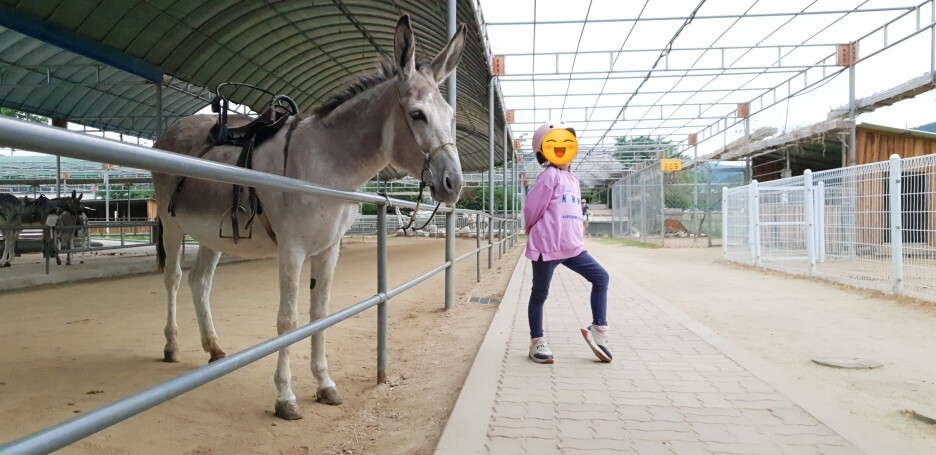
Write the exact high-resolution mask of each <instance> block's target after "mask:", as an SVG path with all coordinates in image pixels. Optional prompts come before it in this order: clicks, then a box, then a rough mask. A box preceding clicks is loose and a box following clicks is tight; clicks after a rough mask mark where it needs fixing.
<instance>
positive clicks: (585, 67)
mask: <svg viewBox="0 0 936 455" xmlns="http://www.w3.org/2000/svg"><path fill="white" fill-rule="evenodd" d="M478 1H479V3H480V7H481V11H482V14H483V16H484V19H485V21H486V23H487V26H486V28H485V30H486V33H487V35H488V38H489V40H490V45H491V48H492V52H493V53H494V54H505V55H507V62H506V75H505V76H503V77H502V78H501V81H500V85H501V87H502V89H503V94H504V96H505V105H506V107H507V109H513V110H514V111H515V119H516V120H515V122H516V123H515V124H514V125H512V128H513V133H514V136H515V137H517V136H520V135H523V134H524V133H526V137H530V136H532V131H533V130H535V128H536V126H537V125H538V124H540V123H542V122H545V121H547V120H563V121H565V122H567V123H570V124H572V125H573V127H575V128H576V130H577V131H578V132H579V133H580V143H581V145H582V149H583V150H588V149H589V148H590V147H592V146H605V147H609V146H611V145H613V144H614V138H615V137H618V136H639V135H644V134H652V135H655V136H656V135H661V136H668V137H667V138H666V139H667V140H670V141H672V142H685V141H686V139H687V135H688V134H689V133H700V135H699V140H700V145H699V146H698V151H697V152H698V154H699V155H700V156H702V155H705V154H708V153H711V152H714V151H715V150H717V149H718V148H721V147H722V146H724V144H725V143H728V142H731V141H733V140H735V139H738V138H740V137H741V136H742V135H743V134H744V129H743V126H742V125H740V124H739V125H736V126H732V127H729V128H728V131H727V133H723V134H715V132H716V131H717V130H720V129H723V128H722V127H719V128H717V129H713V130H708V131H707V130H705V129H704V128H702V127H699V126H688V127H683V128H671V127H675V126H685V125H708V124H713V123H717V122H718V119H719V118H725V117H728V118H729V119H730V120H731V122H730V123H734V122H735V121H736V119H735V118H734V115H735V113H734V112H735V109H736V103H738V102H753V103H752V112H755V114H754V115H753V116H752V117H751V120H750V123H751V125H750V128H751V131H755V130H756V129H757V128H761V127H774V128H777V129H778V130H779V131H781V132H783V131H789V130H792V129H795V128H799V127H803V126H807V125H810V124H813V123H816V122H819V121H822V120H824V119H826V116H827V114H828V112H829V110H830V109H833V108H837V107H840V106H844V105H847V103H848V93H849V83H848V72H847V71H843V72H842V73H841V74H839V75H838V76H835V77H830V78H826V79H824V78H825V77H826V76H829V75H832V74H833V73H835V72H836V71H840V70H842V68H841V67H838V66H836V62H835V60H834V58H832V59H829V60H827V61H826V63H825V67H824V68H823V67H819V66H814V65H816V64H817V63H818V62H820V60H821V59H822V58H824V57H826V56H829V55H832V54H833V53H834V51H835V47H834V45H835V44H836V43H847V42H850V41H854V40H859V38H862V37H863V36H864V35H866V34H868V33H870V32H872V31H874V30H875V29H877V28H879V27H881V26H883V25H884V24H885V23H886V22H888V21H890V20H891V19H893V18H896V17H898V15H900V14H902V12H900V11H875V12H866V13H852V14H815V15H801V16H799V17H792V16H789V15H787V16H780V17H746V18H743V19H741V20H736V19H735V18H712V17H711V16H719V15H726V14H728V15H735V14H740V13H743V12H748V13H749V14H753V15H759V14H765V13H784V12H786V13H789V12H798V11H803V10H805V11H807V12H820V11H835V10H852V9H855V8H860V9H879V8H891V7H898V6H905V7H913V6H915V5H916V4H917V3H915V2H913V1H905V0H784V1H775V0H759V1H758V0H706V1H704V2H701V6H699V5H700V1H699V0H626V1H622V0H538V1H535V2H534V1H533V0H511V1H503V0H478ZM697 7H698V11H697V13H696V18H695V20H693V21H692V22H690V23H689V24H688V25H685V26H684V23H685V20H684V17H685V16H688V15H690V14H691V13H692V11H693V10H694V9H695V8H697ZM919 11H920V14H919V18H920V19H919V20H920V26H921V28H924V29H925V28H926V26H928V25H929V24H930V23H931V22H933V21H932V16H933V11H932V10H931V8H930V5H929V4H924V5H922V6H921V8H920V10H919ZM638 17H640V18H642V19H656V20H645V21H615V20H614V19H628V18H630V19H633V18H638ZM674 17H675V18H677V19H669V20H666V18H674ZM586 18H587V19H588V20H591V21H596V22H592V23H589V24H587V25H584V26H583V23H582V22H581V21H582V20H583V19H586ZM534 19H535V21H537V22H539V23H538V24H537V25H536V26H534V25H531V24H529V22H532V21H534ZM549 21H576V22H572V23H561V24H545V23H543V22H549ZM518 22H519V23H526V24H507V23H518ZM683 26H684V28H683V29H682V31H681V32H680V33H679V34H678V36H676V37H675V39H674V38H673V37H674V35H676V32H677V30H679V28H680V27H683ZM916 30H918V28H917V14H915V13H913V12H911V13H910V14H909V15H908V16H907V17H905V18H904V19H901V20H899V21H896V22H894V23H893V24H890V25H888V27H887V31H886V34H885V32H884V31H882V30H879V31H877V32H876V33H873V34H871V35H870V36H868V37H866V38H863V39H860V40H859V41H858V42H859V50H858V52H859V57H860V58H864V57H867V56H870V55H871V54H872V53H875V52H877V51H879V50H881V49H882V48H883V47H884V43H885V40H887V42H889V43H893V42H894V41H896V40H899V39H902V38H905V37H907V36H908V35H910V34H911V33H913V32H915V31H916ZM885 35H886V36H885ZM670 40H672V51H670V52H669V55H668V56H667V57H661V49H663V48H664V47H666V46H667V44H668V43H669V42H670ZM930 40H931V36H930V32H929V31H928V30H927V31H924V32H922V33H920V34H918V35H917V36H915V37H913V38H909V39H907V40H906V41H904V42H902V43H900V44H897V45H895V46H894V47H892V48H890V49H888V50H886V51H883V52H880V53H878V54H877V55H874V56H872V57H870V58H868V59H867V60H864V61H861V62H860V63H859V64H858V65H856V67H855V71H856V78H855V79H856V97H857V98H862V97H866V96H869V95H871V94H874V93H876V92H879V91H882V90H885V89H888V88H891V87H894V86H896V85H899V84H900V83H903V82H904V81H906V80H909V79H911V78H914V77H917V76H921V75H923V74H925V73H927V72H928V71H929V70H930V64H931V60H932V58H933V57H932V56H933V49H932V47H931V44H930ZM801 43H806V44H809V45H810V46H808V47H794V46H795V45H799V44H801ZM751 45H760V46H772V47H768V48H763V49H755V50H749V49H731V47H738V46H742V47H747V46H751ZM777 46H782V47H780V48H779V49H778V47H777ZM713 47H716V48H718V47H725V48H728V49H725V50H724V56H723V55H722V51H721V50H720V49H716V50H711V48H713ZM687 48H689V49H687ZM680 49H687V50H680ZM621 50H625V51H627V52H620V51H621ZM641 50H645V51H641ZM596 51H601V52H596ZM532 53H536V54H539V55H537V56H535V57H534V56H531V55H529V54H532ZM520 54H527V55H520ZM778 55H780V56H781V58H780V61H781V62H782V64H783V65H784V67H788V68H785V69H781V68H777V69H775V70H771V71H784V72H783V73H778V72H774V73H772V74H766V75H759V76H757V75H754V74H733V75H732V74H726V72H725V71H723V70H722V62H724V65H727V66H729V67H732V68H739V69H733V70H728V71H727V73H732V72H733V73H752V72H754V71H758V72H760V71H762V69H761V67H763V66H774V67H776V62H777V60H778ZM723 59H724V60H723ZM657 60H659V62H657ZM655 63H656V65H657V66H656V69H655V70H654V71H650V70H651V69H652V68H654V64H655ZM810 67H811V69H809V70H808V71H807V72H806V74H805V75H800V76H797V77H795V78H793V79H792V80H791V81H790V83H789V90H790V91H792V92H794V93H795V92H797V91H799V90H803V92H804V93H802V94H799V95H797V96H794V97H793V98H791V99H790V100H788V101H780V102H778V103H776V104H775V105H773V106H772V107H770V105H771V104H774V103H775V101H774V95H773V93H772V92H771V93H770V94H768V95H767V96H766V97H765V98H764V100H766V103H761V102H758V98H757V96H758V95H760V94H762V93H763V91H757V90H740V91H736V92H734V93H730V92H728V91H726V90H728V89H732V88H739V87H740V88H745V89H757V88H773V87H777V86H779V89H778V91H777V97H776V99H777V100H781V99H783V98H785V97H786V94H787V93H788V89H787V87H788V85H787V83H786V80H788V79H790V78H791V77H792V76H794V75H795V74H796V73H795V72H792V71H801V70H802V69H804V68H810ZM666 68H669V69H670V70H669V71H666V70H665V69H666ZM744 68H746V69H744ZM609 69H613V70H614V72H613V73H609ZM787 71H791V72H787ZM648 74H649V76H650V77H649V78H647V79H646V80H644V78H645V77H646V76H648ZM702 74H704V76H700V75H702ZM534 75H535V76H534ZM586 78H587V79H588V80H585V79H586ZM531 79H535V80H536V81H535V82H533V81H532V80H531ZM818 81H822V82H818ZM698 89H706V90H716V89H717V90H722V91H717V92H707V93H703V92H696V90H698ZM635 90H636V91H637V94H636V95H633V93H634V91H635ZM597 94H602V95H600V96H598V95H597ZM719 101H720V102H722V103H727V104H719V105H716V104H713V103H716V102H719ZM762 101H763V100H762ZM934 102H936V94H934V93H933V92H930V93H926V94H923V95H920V96H918V97H916V98H915V99H911V100H905V101H902V102H900V103H897V104H896V105H894V106H892V107H888V108H884V109H879V110H878V111H876V112H873V113H868V114H863V115H861V116H859V117H858V121H859V123H861V122H866V123H875V124H880V125H885V126H892V127H898V128H906V127H916V126H920V125H923V124H927V123H931V122H936V113H934V109H933V108H934ZM685 103H691V104H693V105H692V106H688V105H687V106H683V107H679V106H680V105H683V104H685ZM625 104H627V105H628V106H631V107H628V108H627V109H624V110H623V112H622V107H623V106H624V105H625ZM764 104H766V105H764ZM661 105H665V106H661ZM638 106H640V107H638ZM622 113H623V118H625V119H627V120H624V121H618V122H611V120H614V119H620V118H622V117H621V114H622ZM700 114H701V116H702V117H704V119H698V117H699V116H700ZM586 120H589V121H587V122H586ZM730 123H729V124H730ZM602 137H604V139H603V141H602V142H601V143H600V144H599V143H598V140H599V139H600V138H602ZM525 145H526V146H527V147H528V146H529V145H528V143H527V144H525ZM689 155H690V156H691V155H692V153H690V154H689Z"/></svg>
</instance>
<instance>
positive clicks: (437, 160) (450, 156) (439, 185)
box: [429, 147, 462, 203]
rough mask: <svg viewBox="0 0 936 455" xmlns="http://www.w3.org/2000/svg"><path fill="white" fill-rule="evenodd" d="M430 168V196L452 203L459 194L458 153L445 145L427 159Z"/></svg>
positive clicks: (460, 185)
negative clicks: (444, 147)
mask: <svg viewBox="0 0 936 455" xmlns="http://www.w3.org/2000/svg"><path fill="white" fill-rule="evenodd" d="M429 168H430V169H431V170H432V182H431V184H432V197H433V199H435V200H437V201H441V202H448V203H454V202H456V201H458V197H459V196H460V195H461V187H462V172H461V163H459V161H458V154H457V153H456V152H455V149H454V148H452V147H446V149H445V150H440V151H439V152H437V153H435V154H434V155H433V156H432V159H430V161H429Z"/></svg>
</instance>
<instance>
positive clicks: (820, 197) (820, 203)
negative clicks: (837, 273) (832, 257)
mask: <svg viewBox="0 0 936 455" xmlns="http://www.w3.org/2000/svg"><path fill="white" fill-rule="evenodd" d="M814 196H815V197H813V200H814V201H815V202H816V212H815V217H816V240H817V241H818V242H817V243H816V246H817V249H818V251H817V254H816V260H817V261H819V262H825V260H826V235H825V181H822V180H820V181H818V182H816V192H815V193H814Z"/></svg>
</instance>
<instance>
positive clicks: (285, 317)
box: [273, 244, 305, 420]
mask: <svg viewBox="0 0 936 455" xmlns="http://www.w3.org/2000/svg"><path fill="white" fill-rule="evenodd" d="M304 261H305V257H304V254H302V253H301V252H300V251H296V250H291V249H289V248H288V247H284V246H283V245H282V244H281V245H280V249H279V285H280V307H279V312H278V313H277V315H276V333H277V334H283V333H285V332H288V331H290V330H292V329H294V328H296V325H297V324H298V316H297V303H298V299H297V296H298V294H299V275H300V274H301V273H302V263H303V262H304ZM291 380H292V372H291V371H290V368H289V347H285V348H283V349H280V351H279V357H278V359H277V361H276V373H274V374H273V383H274V384H276V408H275V409H276V416H277V417H279V418H281V419H286V420H296V419H301V418H302V411H301V410H300V409H299V404H298V403H296V395H294V394H293V392H292V386H291V384H290V382H291Z"/></svg>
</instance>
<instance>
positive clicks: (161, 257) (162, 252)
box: [156, 216, 166, 272]
mask: <svg viewBox="0 0 936 455" xmlns="http://www.w3.org/2000/svg"><path fill="white" fill-rule="evenodd" d="M156 264H157V268H158V269H159V271H160V272H165V271H166V246H165V245H164V244H163V224H162V220H161V219H159V217H158V216H157V217H156Z"/></svg>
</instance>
